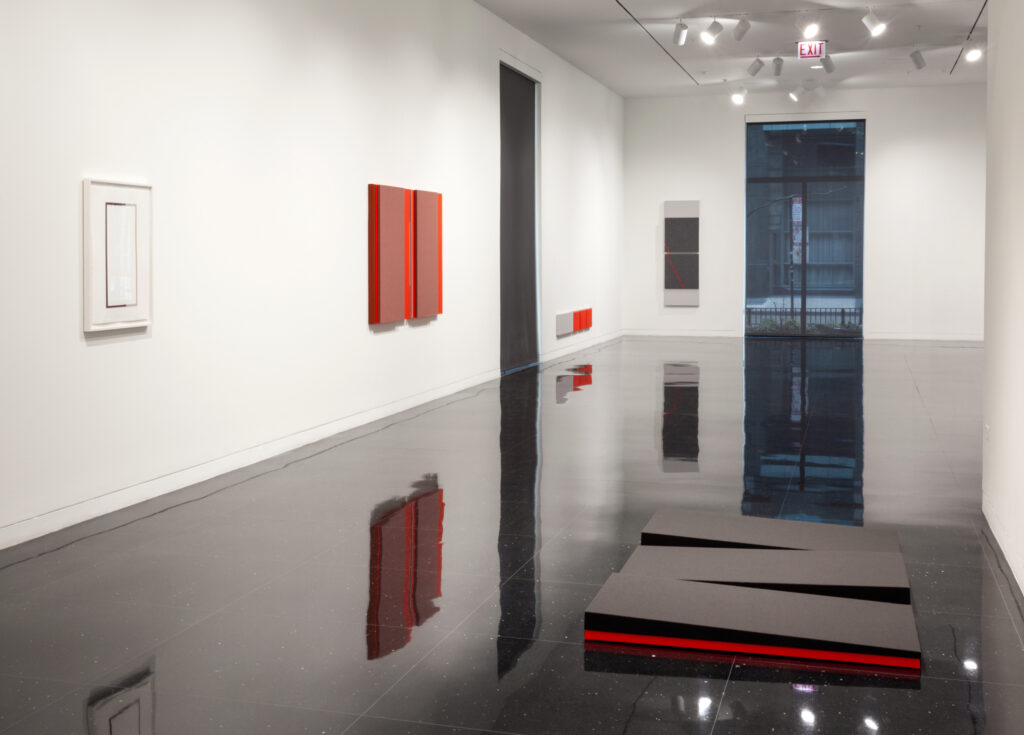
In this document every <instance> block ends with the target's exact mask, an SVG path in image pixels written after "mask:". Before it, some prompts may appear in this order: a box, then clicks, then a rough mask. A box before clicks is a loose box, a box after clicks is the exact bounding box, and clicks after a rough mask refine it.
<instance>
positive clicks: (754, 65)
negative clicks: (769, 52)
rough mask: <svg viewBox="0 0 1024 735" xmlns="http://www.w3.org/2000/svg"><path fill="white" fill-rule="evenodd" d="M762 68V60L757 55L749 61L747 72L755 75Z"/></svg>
mask: <svg viewBox="0 0 1024 735" xmlns="http://www.w3.org/2000/svg"><path fill="white" fill-rule="evenodd" d="M762 69H764V62H763V61H761V59H760V57H759V58H756V59H754V60H753V61H751V62H750V66H748V67H747V74H749V75H750V76H752V77H756V76H757V75H758V74H760V73H761V70H762Z"/></svg>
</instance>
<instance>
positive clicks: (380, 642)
mask: <svg viewBox="0 0 1024 735" xmlns="http://www.w3.org/2000/svg"><path fill="white" fill-rule="evenodd" d="M413 487H414V488H416V492H415V493H414V494H413V495H411V496H409V497H408V498H403V499H399V500H393V501H390V502H388V503H384V504H382V505H380V506H378V507H377V508H376V509H375V511H374V513H373V517H372V518H371V525H370V604H369V607H368V609H367V611H366V658H367V659H368V660H373V659H376V658H381V657H382V656H387V655H388V654H389V653H392V652H394V651H397V650H398V649H400V648H402V647H403V646H404V645H405V644H406V643H408V642H409V640H410V639H411V638H412V629H413V628H414V627H416V626H418V625H422V624H423V623H424V622H425V621H426V620H427V619H429V618H430V617H431V616H432V615H434V613H436V612H437V611H438V607H437V604H436V603H435V600H437V599H438V598H439V597H441V541H442V536H443V534H444V490H443V489H442V488H440V487H438V485H437V475H426V476H424V479H423V480H421V481H419V482H417V483H414V485H413Z"/></svg>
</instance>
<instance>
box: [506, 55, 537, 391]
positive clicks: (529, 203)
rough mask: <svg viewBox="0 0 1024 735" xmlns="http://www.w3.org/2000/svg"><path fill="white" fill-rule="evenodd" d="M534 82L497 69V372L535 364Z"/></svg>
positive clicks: (535, 131)
mask: <svg viewBox="0 0 1024 735" xmlns="http://www.w3.org/2000/svg"><path fill="white" fill-rule="evenodd" d="M536 87H537V85H536V82H534V81H533V80H532V79H528V78H526V77H524V76H523V75H522V74H520V73H518V72H516V71H514V70H512V69H510V68H508V67H507V66H502V67H501V369H502V370H503V371H504V370H512V369H515V368H518V367H522V366H524V365H532V364H534V363H536V362H537V358H538V347H537V257H536V252H537V243H536V176H537V165H536V134H537V128H536Z"/></svg>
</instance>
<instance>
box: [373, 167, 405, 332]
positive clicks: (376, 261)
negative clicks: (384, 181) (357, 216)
mask: <svg viewBox="0 0 1024 735" xmlns="http://www.w3.org/2000/svg"><path fill="white" fill-rule="evenodd" d="M407 200H408V196H407V194H406V190H405V189H399V188H397V187H394V186H375V185H371V187H370V218H371V222H370V269H369V270H370V323H371V324H388V323H391V322H400V321H402V319H403V318H404V316H405V311H406V294H407V284H406V271H407V259H408V247H409V221H410V215H411V212H410V211H409V208H408V206H407Z"/></svg>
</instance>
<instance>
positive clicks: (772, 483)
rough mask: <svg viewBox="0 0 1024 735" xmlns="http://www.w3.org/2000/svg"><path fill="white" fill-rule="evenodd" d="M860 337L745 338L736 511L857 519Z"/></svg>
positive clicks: (860, 506) (860, 499) (860, 498)
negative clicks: (740, 469) (739, 496)
mask: <svg viewBox="0 0 1024 735" xmlns="http://www.w3.org/2000/svg"><path fill="white" fill-rule="evenodd" d="M863 383H864V361H863V343H862V342H861V341H860V340H821V341H818V340H774V339H773V340H760V339H757V340H747V341H746V347H745V355H744V386H745V395H744V401H745V406H746V408H745V412H744V419H743V423H744V435H745V442H744V447H743V506H742V510H743V514H744V515H749V516H762V517H768V518H787V519H790V520H813V521H826V522H829V523H843V524H848V525H854V526H859V525H861V524H863V522H864V494H863V485H864V482H863V475H864V388H863Z"/></svg>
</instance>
